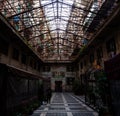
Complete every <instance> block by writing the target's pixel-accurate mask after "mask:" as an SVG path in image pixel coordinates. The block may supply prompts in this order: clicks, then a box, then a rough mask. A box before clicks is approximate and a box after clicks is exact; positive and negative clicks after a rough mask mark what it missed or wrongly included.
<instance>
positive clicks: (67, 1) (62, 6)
mask: <svg viewBox="0 0 120 116" xmlns="http://www.w3.org/2000/svg"><path fill="white" fill-rule="evenodd" d="M41 4H42V6H43V7H44V12H45V16H46V20H47V21H49V22H48V25H49V28H50V30H56V31H58V30H59V29H61V30H66V27H67V21H68V19H69V16H70V11H71V5H72V4H73V0H64V1H63V0H41Z"/></svg>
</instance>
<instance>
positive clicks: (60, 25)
mask: <svg viewBox="0 0 120 116" xmlns="http://www.w3.org/2000/svg"><path fill="white" fill-rule="evenodd" d="M116 3H117V0H112V1H111V0H0V12H1V13H2V14H3V15H4V16H5V17H6V18H7V19H8V21H9V22H10V23H11V24H12V25H13V26H14V28H15V30H16V31H18V32H19V34H21V35H22V36H23V39H24V40H25V41H27V42H28V44H29V46H31V47H32V48H33V49H34V50H35V52H37V53H38V54H39V55H40V57H41V58H42V59H43V60H44V61H72V60H75V58H76V57H77V56H78V53H79V52H78V53H77V55H76V56H73V58H72V54H74V52H75V49H76V48H77V49H81V47H83V46H85V45H87V44H88V43H89V41H90V40H91V39H92V36H93V34H94V33H95V30H96V31H97V29H99V27H100V24H101V22H103V20H104V19H102V16H104V17H105V16H106V15H107V16H109V14H110V11H111V13H112V10H114V8H115V6H116V5H115V4H116ZM107 10H108V11H109V12H108V11H107ZM106 13H108V14H106ZM105 14H106V15H105ZM104 17H103V18H104ZM94 24H96V25H94ZM93 32H94V33H93ZM85 40H86V41H87V42H86V43H85V42H84V41H85ZM71 59H72V60H71Z"/></svg>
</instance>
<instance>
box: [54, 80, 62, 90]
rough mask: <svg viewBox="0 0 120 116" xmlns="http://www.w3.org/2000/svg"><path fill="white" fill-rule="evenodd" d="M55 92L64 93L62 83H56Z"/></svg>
mask: <svg viewBox="0 0 120 116" xmlns="http://www.w3.org/2000/svg"><path fill="white" fill-rule="evenodd" d="M55 92H62V81H55Z"/></svg>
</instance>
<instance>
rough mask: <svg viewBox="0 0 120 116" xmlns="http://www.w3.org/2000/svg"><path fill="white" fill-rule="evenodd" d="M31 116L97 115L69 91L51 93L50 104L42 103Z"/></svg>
mask: <svg viewBox="0 0 120 116" xmlns="http://www.w3.org/2000/svg"><path fill="white" fill-rule="evenodd" d="M32 116H98V114H97V112H95V111H93V110H92V109H91V108H89V107H88V106H86V105H85V104H84V103H83V102H81V101H80V100H78V99H77V98H76V97H74V96H73V95H72V94H71V93H53V95H52V98H51V103H50V104H44V105H42V106H41V107H39V108H38V109H37V110H35V111H34V113H33V115H32Z"/></svg>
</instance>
